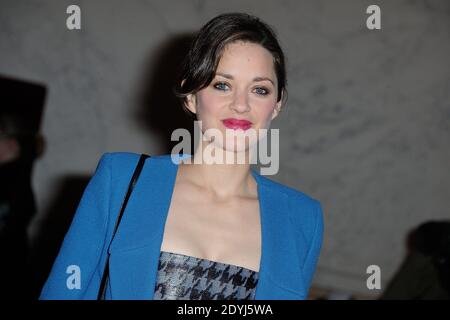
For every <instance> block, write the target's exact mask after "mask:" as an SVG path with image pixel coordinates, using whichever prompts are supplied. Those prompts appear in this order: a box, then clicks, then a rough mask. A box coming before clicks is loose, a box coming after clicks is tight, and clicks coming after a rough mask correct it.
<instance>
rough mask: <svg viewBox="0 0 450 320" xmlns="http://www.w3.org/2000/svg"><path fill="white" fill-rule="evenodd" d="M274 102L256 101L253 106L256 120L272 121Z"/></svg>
mask: <svg viewBox="0 0 450 320" xmlns="http://www.w3.org/2000/svg"><path fill="white" fill-rule="evenodd" d="M275 105H276V102H275V101H274V100H271V99H270V100H269V99H267V100H264V101H258V102H257V103H256V104H255V106H256V108H255V110H257V114H258V120H259V121H261V122H270V120H271V119H272V113H273V111H274V110H275Z"/></svg>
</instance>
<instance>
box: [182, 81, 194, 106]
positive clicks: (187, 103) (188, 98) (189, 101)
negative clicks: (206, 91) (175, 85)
mask: <svg viewBox="0 0 450 320" xmlns="http://www.w3.org/2000/svg"><path fill="white" fill-rule="evenodd" d="M185 81H186V79H183V81H181V86H183V84H184V82H185ZM196 105H197V102H196V97H195V94H188V95H187V96H186V99H185V100H184V106H185V107H186V109H188V110H189V111H191V112H192V113H197V108H196Z"/></svg>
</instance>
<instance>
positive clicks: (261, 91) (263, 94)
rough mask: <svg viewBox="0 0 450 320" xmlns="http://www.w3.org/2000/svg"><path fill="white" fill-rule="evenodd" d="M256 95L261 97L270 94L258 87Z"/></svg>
mask: <svg viewBox="0 0 450 320" xmlns="http://www.w3.org/2000/svg"><path fill="white" fill-rule="evenodd" d="M256 93H257V94H259V95H262V96H266V95H268V94H269V93H270V91H269V90H267V89H266V88H264V87H258V88H256Z"/></svg>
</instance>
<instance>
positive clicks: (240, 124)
mask: <svg viewBox="0 0 450 320" xmlns="http://www.w3.org/2000/svg"><path fill="white" fill-rule="evenodd" d="M222 122H223V124H224V125H225V127H227V128H229V129H233V130H237V129H242V130H247V129H249V128H250V127H251V126H252V123H251V122H250V121H248V120H239V119H234V118H229V119H224V120H222Z"/></svg>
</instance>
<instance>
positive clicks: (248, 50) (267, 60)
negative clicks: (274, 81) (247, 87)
mask: <svg viewBox="0 0 450 320" xmlns="http://www.w3.org/2000/svg"><path fill="white" fill-rule="evenodd" d="M217 72H226V73H233V74H236V75H239V74H243V73H245V74H248V75H249V76H254V75H258V76H267V77H270V76H271V77H275V70H274V63H273V56H272V54H271V53H270V51H269V50H267V49H266V48H264V47H263V46H261V45H259V44H256V43H251V42H243V41H237V42H232V43H229V44H227V45H226V46H225V48H224V51H223V54H222V56H221V58H220V60H219V64H218V66H217ZM249 73H251V74H249Z"/></svg>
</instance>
